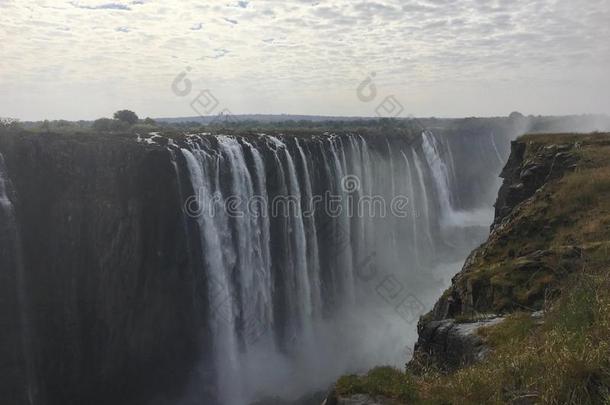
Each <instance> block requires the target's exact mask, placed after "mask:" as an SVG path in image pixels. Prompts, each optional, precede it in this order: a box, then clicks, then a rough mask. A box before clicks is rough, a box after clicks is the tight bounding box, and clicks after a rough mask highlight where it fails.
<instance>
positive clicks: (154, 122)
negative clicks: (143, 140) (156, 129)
mask: <svg viewBox="0 0 610 405" xmlns="http://www.w3.org/2000/svg"><path fill="white" fill-rule="evenodd" d="M144 123H145V124H146V125H157V122H156V121H155V120H153V119H152V118H150V117H146V118H145V119H144Z"/></svg>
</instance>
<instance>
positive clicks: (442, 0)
mask: <svg viewBox="0 0 610 405" xmlns="http://www.w3.org/2000/svg"><path fill="white" fill-rule="evenodd" d="M187 67H189V68H190V71H189V72H188V75H187V76H186V79H188V80H190V82H191V84H192V90H191V91H190V92H187V91H183V92H182V93H180V92H175V91H172V82H173V81H174V79H175V78H176V76H177V75H179V74H180V73H181V72H186V69H187ZM609 67H610V0H586V1H584V0H540V1H537V0H517V1H514V0H510V1H508V0H492V1H484V0H413V1H407V0H402V1H399V0H377V1H359V0H326V1H325V0H318V1H306V0H292V1H290V0H251V1H235V2H233V1H229V0H227V1H224V0H207V1H206V0H179V1H178V0H175V1H171V2H170V1H161V0H158V1H157V0H134V1H121V0H106V1H105V0H74V1H62V0H53V1H22V0H0V116H5V117H6V116H8V117H17V118H20V119H43V118H49V119H57V118H66V119H92V118H97V117H101V116H110V115H111V114H112V112H113V111H115V110H117V109H120V108H130V109H133V110H135V111H136V112H137V113H138V114H139V115H141V116H152V117H167V116H187V115H189V116H190V115H195V112H194V111H193V109H192V107H191V103H192V102H193V100H194V99H195V98H196V97H197V96H198V95H199V94H200V91H201V90H204V89H209V90H210V92H211V94H212V95H213V97H214V98H215V99H216V100H218V103H217V104H218V105H217V107H216V108H214V109H211V107H212V106H213V105H212V104H208V108H207V109H211V111H210V112H211V113H212V114H215V113H218V112H220V111H221V110H223V109H227V110H229V111H231V112H233V113H291V114H320V115H365V116H374V115H375V114H376V113H375V111H376V109H378V107H379V104H380V103H382V102H383V101H384V100H385V98H386V97H388V96H392V95H393V96H395V97H396V99H395V100H396V101H397V102H398V103H400V105H401V106H402V107H403V108H404V110H402V112H401V115H409V114H415V115H418V116H439V117H443V116H474V115H476V116H489V115H507V114H508V113H510V112H511V111H513V110H519V111H521V112H523V113H525V114H530V113H531V114H567V113H610V69H609ZM373 72H374V78H373V84H374V86H375V88H376V90H377V93H376V94H370V87H369V86H366V87H365V88H364V90H363V91H361V93H360V94H361V96H360V97H358V91H357V89H358V86H359V85H360V84H361V83H362V82H363V80H365V79H366V78H367V77H369V75H370V74H371V73H373ZM185 83H186V82H185V81H184V80H179V81H178V84H179V86H178V87H177V88H178V89H180V90H182V89H184V86H185ZM367 91H369V93H366V92H367ZM176 93H178V94H176ZM185 93H187V94H185ZM180 94H183V95H180ZM363 94H365V97H363V96H362V95H363ZM373 96H374V97H373ZM363 100H365V101H363ZM366 100H368V101H366ZM199 101H202V99H201V98H200V99H199ZM202 104H205V103H200V104H198V108H199V110H200V111H201V110H204V111H205V109H202V108H201V106H202ZM213 104H216V103H215V102H214V103H213ZM394 111H398V110H394Z"/></svg>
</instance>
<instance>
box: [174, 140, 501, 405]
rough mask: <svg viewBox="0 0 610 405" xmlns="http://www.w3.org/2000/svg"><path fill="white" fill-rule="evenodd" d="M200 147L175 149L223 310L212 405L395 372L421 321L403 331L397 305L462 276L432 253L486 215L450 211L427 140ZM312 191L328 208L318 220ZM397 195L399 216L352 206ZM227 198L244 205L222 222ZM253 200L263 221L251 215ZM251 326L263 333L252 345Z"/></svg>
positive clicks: (445, 176)
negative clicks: (385, 368) (356, 374)
mask: <svg viewBox="0 0 610 405" xmlns="http://www.w3.org/2000/svg"><path fill="white" fill-rule="evenodd" d="M209 137H210V139H215V140H216V144H214V143H211V144H207V143H206V142H204V141H203V140H202V138H196V139H195V138H194V139H193V141H192V143H191V144H190V146H189V147H188V148H183V149H182V150H181V152H182V154H183V155H184V157H185V160H186V166H187V168H188V172H189V177H190V181H191V183H192V187H193V190H195V193H196V195H197V202H198V204H199V205H200V207H201V208H202V214H201V215H199V216H197V218H196V220H197V224H198V226H199V229H200V234H201V249H202V252H203V257H204V263H203V267H202V269H201V271H202V272H203V274H205V276H206V278H207V279H208V293H209V295H210V297H211V299H212V302H211V303H210V305H211V306H212V307H213V308H212V309H213V310H214V311H213V312H214V313H215V314H217V313H218V311H217V308H220V309H222V312H221V315H222V316H218V315H217V316H213V317H212V319H211V321H210V330H211V332H212V339H213V343H212V346H213V347H212V349H211V351H212V353H214V362H215V366H214V367H215V368H216V378H217V380H218V381H217V391H218V397H219V401H220V403H222V404H236V405H240V404H245V403H247V402H248V400H252V399H255V398H260V397H264V396H274V395H280V396H283V397H285V398H294V397H296V396H298V395H301V394H304V393H306V392H310V391H313V390H318V389H325V388H326V384H328V383H330V382H331V381H332V380H333V379H335V378H336V377H337V376H338V375H340V374H343V373H345V372H353V371H358V370H364V369H366V368H368V367H372V366H374V365H378V364H383V363H391V364H395V365H397V366H400V365H401V364H403V363H404V361H406V359H405V358H404V353H403V349H404V346H405V345H410V344H412V343H413V339H414V338H415V323H414V322H415V320H416V318H417V315H418V314H414V315H413V317H412V320H411V321H409V322H405V318H401V315H400V313H399V312H398V310H397V309H396V308H397V307H398V305H400V302H401V300H403V299H404V298H405V297H408V296H409V294H412V295H415V296H416V297H418V298H419V299H420V300H421V301H422V303H424V304H425V305H426V306H429V305H432V303H433V301H434V298H436V297H437V296H438V292H439V291H441V290H442V289H443V288H445V287H446V283H447V280H448V278H449V275H450V274H452V273H455V272H456V271H457V269H456V266H458V264H455V263H453V262H451V264H450V265H449V264H443V263H440V262H438V258H439V257H440V256H439V254H438V251H437V250H438V249H439V246H451V240H452V239H451V238H454V237H455V235H456V234H457V235H459V230H460V229H462V228H461V227H463V226H471V225H472V226H478V225H480V224H483V223H484V222H482V221H483V220H481V218H483V217H485V218H487V217H488V216H487V217H486V216H485V215H487V214H488V213H489V212H490V210H489V209H487V210H482V211H480V212H476V211H473V210H470V211H457V210H455V209H453V207H452V203H451V199H452V197H451V192H452V191H451V190H452V188H454V187H455V183H456V182H457V181H458V180H459V178H458V175H457V170H456V165H457V164H458V162H457V161H456V160H455V159H456V157H455V156H454V155H453V153H451V151H449V152H450V153H451V154H450V155H447V156H448V157H447V158H449V157H450V162H449V163H447V164H446V163H445V162H444V161H443V159H444V158H445V156H443V154H442V153H441V145H440V143H439V142H438V141H437V140H435V138H434V136H433V135H432V134H426V133H424V134H423V135H422V139H421V141H422V142H421V145H422V147H421V149H420V148H417V147H413V146H411V145H409V144H405V146H404V148H402V147H400V144H399V145H398V146H396V145H391V144H390V143H389V142H388V141H387V140H382V141H381V142H382V145H383V143H385V147H381V148H380V146H379V142H376V144H375V145H369V143H368V142H369V141H368V140H367V139H365V138H364V137H362V136H351V137H344V138H340V137H333V136H330V137H328V138H325V139H316V140H307V141H305V140H301V139H296V138H294V139H288V138H280V137H271V136H265V137H263V139H264V141H260V140H258V141H254V140H252V141H250V140H248V139H246V138H235V137H231V136H215V137H213V138H212V136H209ZM305 142H307V144H305ZM203 144H205V145H206V146H204V145H203ZM444 147H445V148H448V146H444ZM421 153H423V156H424V158H425V159H422V158H421V157H420V154H421ZM313 159H315V160H313ZM346 176H353V177H355V178H357V179H358V185H357V187H356V188H355V189H353V190H347V189H346V188H345V184H344V183H343V179H344V178H345V177H346ZM430 180H431V181H432V182H430ZM270 182H272V184H270ZM319 182H321V183H319ZM320 188H322V189H323V190H326V191H327V192H330V193H331V194H332V195H334V196H335V197H337V199H338V200H337V204H336V206H335V207H334V208H335V210H334V211H332V212H327V213H326V215H322V216H321V217H320V215H321V211H323V210H325V209H327V208H326V206H325V205H324V204H322V205H320V204H318V205H316V204H314V203H313V201H314V197H319V196H318V195H314V194H317V193H319V191H320ZM315 190H318V191H315ZM398 194H401V195H402V194H405V196H406V197H407V198H408V201H409V206H408V210H409V212H408V213H407V215H406V217H397V216H394V215H392V213H391V212H389V211H388V212H386V213H385V214H384V215H379V213H374V214H373V215H372V216H371V215H367V212H366V210H365V211H364V212H362V211H361V210H359V209H358V208H359V206H358V203H359V199H360V198H361V197H363V196H364V197H367V196H368V197H372V196H378V197H380V198H381V199H382V200H383V201H385V202H388V203H389V202H390V201H391V200H392V198H393V197H395V196H396V195H398ZM272 196H273V197H275V198H277V197H282V198H284V200H285V201H284V203H285V205H284V206H283V208H284V210H280V211H279V212H278V211H275V210H274V209H273V208H274V203H275V201H270V197H272ZM234 197H235V198H236V199H237V200H238V202H239V203H241V205H237V208H236V207H235V206H233V208H234V210H233V211H234V212H233V215H229V214H228V213H227V210H226V208H227V201H228V200H230V199H231V198H234ZM253 199H257V201H258V202H259V203H261V204H262V205H257V206H256V207H258V208H262V212H258V211H257V212H253V211H252V209H251V207H250V206H249V205H248V204H247V202H248V201H252V200H253ZM386 208H388V209H389V206H388V207H386ZM483 211H484V212H483ZM312 213H313V214H314V215H311V214H312ZM278 214H279V216H278ZM320 221H322V222H324V221H325V222H327V223H328V225H327V226H325V227H324V228H322V229H320V228H318V226H319V225H320V224H321V223H322V222H320ZM488 224H489V222H487V223H484V225H485V226H487V225H488ZM448 225H450V228H451V229H452V230H455V232H457V233H451V232H441V234H442V238H443V240H442V243H443V245H441V240H440V239H439V231H438V230H439V229H440V228H446V227H447V226H448ZM452 232H453V231H452ZM482 232H484V231H482ZM458 237H460V236H458ZM475 242H476V241H472V242H468V241H466V242H465V244H466V245H468V243H472V244H473V245H474V243H475ZM443 249H445V248H444V247H443ZM456 249H457V248H456ZM460 254H461V253H460ZM463 254H464V255H465V253H463ZM450 256H451V255H450ZM453 260H454V259H453ZM362 263H364V264H366V266H367V267H366V268H365V270H366V271H365V272H364V273H366V274H367V277H365V278H363V277H362V273H363V268H361V266H362V265H363V264H362ZM369 265H370V266H369ZM434 269H437V270H434ZM369 270H370V271H369ZM367 272H368V273H367ZM418 274H419V275H418ZM369 275H370V277H369ZM418 277H419V278H418ZM422 277H423V278H422ZM388 280H393V281H392V283H394V285H393V286H390V287H388V285H387V283H388ZM422 282H423V284H422ZM388 288H389V290H388ZM219 292H221V294H219ZM251 323H255V324H256V326H257V328H258V329H261V330H262V334H260V335H257V336H254V339H250V338H251V336H249V333H248V325H250V324H251Z"/></svg>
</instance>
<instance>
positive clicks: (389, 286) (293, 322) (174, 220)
mask: <svg viewBox="0 0 610 405" xmlns="http://www.w3.org/2000/svg"><path fill="white" fill-rule="evenodd" d="M511 136H512V134H508V133H500V135H497V136H492V135H491V134H489V133H488V132H486V131H481V132H480V133H474V134H472V133H470V134H463V135H460V134H451V135H447V134H444V133H441V134H437V133H434V132H431V131H426V132H424V133H418V134H414V135H413V136H406V135H397V134H387V135H375V136H372V135H363V134H335V135H333V134H324V135H311V136H286V135H281V134H278V135H273V136H271V135H262V134H261V135H250V136H230V135H209V134H193V135H190V136H187V137H184V138H181V139H177V140H174V141H172V140H170V142H169V143H168V144H167V145H165V146H159V145H157V144H155V142H150V143H137V142H134V141H127V140H117V141H110V142H108V143H105V142H101V141H96V140H91V141H88V142H80V143H78V142H74V141H72V140H70V139H63V138H61V137H60V138H49V139H43V138H36V137H34V136H32V137H22V138H18V137H7V138H5V139H1V138H0V151H1V152H3V153H4V155H5V156H6V157H7V169H8V170H6V171H3V172H2V175H3V182H7V181H9V177H10V180H11V182H12V183H13V184H15V190H16V193H15V194H16V196H17V201H18V203H17V204H16V207H15V213H16V219H17V222H18V223H19V224H20V226H21V228H22V229H23V235H21V236H20V237H19V239H20V240H22V241H23V246H24V247H25V249H24V253H23V261H24V270H25V277H24V280H23V286H22V287H23V288H20V289H18V290H20V291H24V292H25V294H26V296H27V299H28V301H31V303H32V306H33V307H35V308H47V309H46V312H40V313H39V312H35V313H33V314H32V323H33V329H32V330H31V331H30V332H28V333H31V334H32V335H33V336H34V339H33V343H32V347H31V348H29V349H28V350H27V351H28V352H29V353H30V356H31V358H32V360H31V364H32V367H33V368H34V369H35V372H34V373H32V374H31V376H30V378H29V380H30V381H31V385H32V386H37V387H39V388H37V391H36V392H37V394H36V395H37V398H36V399H35V400H32V401H31V402H32V403H45V399H46V398H49V400H51V401H57V400H61V399H64V400H69V399H70V398H80V399H81V400H88V401H89V400H90V401H92V402H91V403H97V402H95V401H102V402H99V403H103V399H97V400H94V399H95V397H96V394H98V395H99V398H104V395H105V394H104V395H103V394H99V393H101V392H104V387H106V386H114V385H115V384H117V381H118V380H121V381H122V383H119V384H118V386H122V387H123V389H122V390H119V391H120V392H119V393H118V394H115V395H117V396H118V397H119V398H121V400H123V401H124V400H125V398H126V397H127V396H128V395H132V396H134V397H135V398H138V399H137V400H138V401H140V400H142V398H145V397H146V394H145V393H144V392H145V390H146V388H145V387H150V386H151V384H153V385H154V384H158V387H159V390H160V391H162V395H163V396H165V397H167V398H168V401H169V402H170V403H176V402H177V400H176V398H177V397H178V398H181V399H180V401H182V402H181V403H184V404H190V403H201V401H204V402H205V403H210V404H213V403H218V404H242V403H247V402H249V401H252V400H255V399H257V398H259V397H263V396H269V395H271V396H274V395H279V396H283V397H286V398H293V397H297V396H299V395H302V394H303V393H306V392H309V391H311V390H317V389H324V388H325V387H326V386H327V385H328V384H329V383H330V382H332V380H333V379H334V378H336V377H337V376H338V375H340V374H342V373H344V372H347V371H358V370H363V369H366V368H368V367H370V366H372V365H375V364H379V363H391V364H396V365H400V364H402V363H403V362H404V361H405V357H406V356H407V354H405V352H404V347H408V346H410V345H411V344H412V343H413V341H414V339H415V335H416V331H415V326H416V322H417V319H418V317H419V315H421V314H422V313H423V312H425V310H427V309H428V308H429V306H430V305H431V304H432V303H433V301H434V299H435V298H436V297H437V296H438V294H439V293H440V291H441V290H442V289H443V288H444V287H446V285H447V284H448V278H449V276H450V275H451V274H453V273H455V271H456V270H457V267H458V266H459V262H460V261H461V260H463V258H464V257H465V255H466V253H467V252H468V251H469V250H471V249H472V248H473V247H474V246H475V245H476V244H478V243H480V242H481V241H482V240H483V239H484V238H485V236H486V233H487V228H488V226H489V224H490V223H491V217H492V202H493V199H494V196H495V194H496V191H497V187H498V185H499V183H498V180H497V174H498V173H499V171H500V169H501V166H502V164H503V159H504V157H505V156H507V153H508V141H509V138H510V137H511ZM2 184H4V183H2ZM41 196H44V201H45V202H44V203H42V202H41V201H42V200H41V199H40V197H41ZM5 199H6V198H4V199H3V201H4V200H5ZM2 207H3V208H2V209H3V212H7V211H6V204H4V205H2ZM52 241H54V242H52ZM34 251H36V254H34V253H33V252H34ZM3 260H4V259H3ZM4 266H5V262H3V268H5V267H4ZM51 274H52V276H51ZM71 280H72V281H71ZM43 282H44V283H45V284H46V286H45V287H44V288H43V289H42V290H41V287H40V286H41V285H42V284H40V283H43ZM13 293H14V291H13ZM58 308H63V310H58ZM45 314H49V316H50V318H49V319H48V320H47V319H46V318H45ZM14 328H15V330H17V331H19V330H21V331H23V329H24V327H23V324H21V326H18V325H16V326H15V327H14ZM129 330H130V331H132V332H131V333H130V332H128V331H129ZM55 353H61V359H59V358H58V357H57V356H55ZM122 359H130V360H129V362H130V364H131V365H129V364H125V363H124V360H122ZM145 365H150V366H153V367H152V368H151V369H146V370H145V369H143V368H142V367H144V366H145ZM100 373H102V374H101V375H100ZM117 379H118V380H117ZM66 381H68V382H70V381H71V382H72V383H73V384H72V385H73V386H71V384H67V383H66ZM155 381H156V382H157V383H155ZM148 389H149V390H150V388H148ZM15 395H17V394H15ZM160 395H161V394H157V393H154V392H152V393H150V399H153V398H155V399H156V400H159V396H160ZM170 398H171V399H170ZM134 401H135V399H134ZM55 403H56V402H55Z"/></svg>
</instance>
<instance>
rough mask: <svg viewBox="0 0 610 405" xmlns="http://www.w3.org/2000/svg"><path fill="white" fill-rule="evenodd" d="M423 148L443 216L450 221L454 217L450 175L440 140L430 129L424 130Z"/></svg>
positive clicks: (446, 221)
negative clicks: (443, 157)
mask: <svg viewBox="0 0 610 405" xmlns="http://www.w3.org/2000/svg"><path fill="white" fill-rule="evenodd" d="M422 148H423V150H424V155H425V157H426V161H427V163H428V166H429V167H430V170H431V171H432V176H433V178H434V181H435V184H436V190H437V192H438V194H439V202H440V204H441V218H442V219H443V221H444V222H445V223H449V222H450V221H451V220H452V219H453V206H452V204H451V186H450V175H449V170H448V168H447V164H446V163H445V161H444V160H443V159H442V156H441V149H440V146H439V143H438V141H437V140H436V138H435V137H434V135H433V134H432V133H430V132H428V131H424V133H423V134H422Z"/></svg>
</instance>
